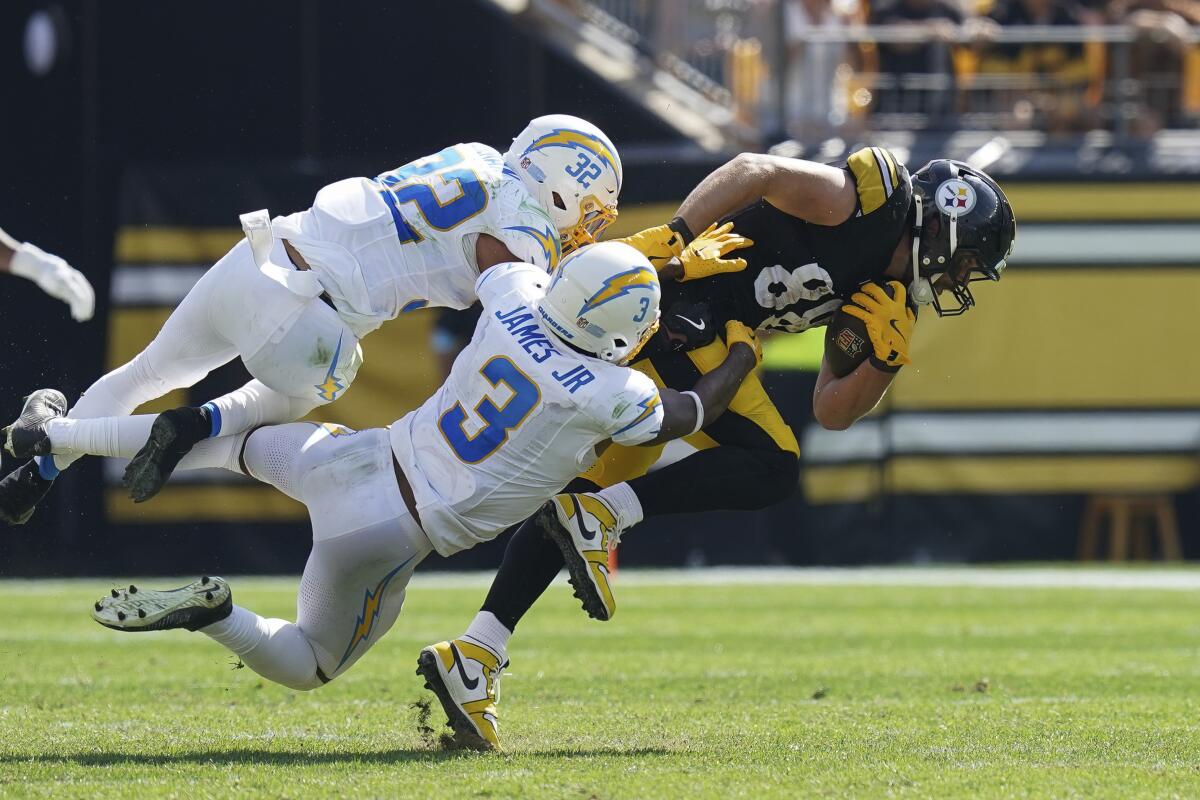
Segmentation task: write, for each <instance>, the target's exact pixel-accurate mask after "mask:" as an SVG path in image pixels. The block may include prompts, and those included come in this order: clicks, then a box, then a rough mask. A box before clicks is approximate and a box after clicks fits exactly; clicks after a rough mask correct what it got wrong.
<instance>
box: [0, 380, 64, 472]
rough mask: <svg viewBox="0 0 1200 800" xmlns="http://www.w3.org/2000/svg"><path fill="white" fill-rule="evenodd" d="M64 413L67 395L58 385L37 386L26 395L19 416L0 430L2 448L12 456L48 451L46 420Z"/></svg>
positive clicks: (45, 454)
mask: <svg viewBox="0 0 1200 800" xmlns="http://www.w3.org/2000/svg"><path fill="white" fill-rule="evenodd" d="M66 415H67V398H66V397H64V396H63V393H62V392H60V391H58V390H57V389H38V390H37V391H36V392H34V393H33V394H31V395H29V396H28V397H26V398H25V405H23V406H21V416H19V417H17V421H16V422H14V423H12V424H11V425H8V426H6V427H5V428H4V430H3V431H0V437H3V439H4V449H5V450H7V451H8V452H9V453H10V454H11V455H12V456H13V457H15V458H21V459H25V458H32V457H33V456H48V455H50V439H49V438H48V437H47V436H46V423H47V422H49V421H50V420H52V419H58V418H59V417H65V416H66Z"/></svg>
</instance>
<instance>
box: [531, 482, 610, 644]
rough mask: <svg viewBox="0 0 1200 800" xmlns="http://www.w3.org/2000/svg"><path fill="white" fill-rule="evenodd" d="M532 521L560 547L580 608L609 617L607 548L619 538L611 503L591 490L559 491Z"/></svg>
mask: <svg viewBox="0 0 1200 800" xmlns="http://www.w3.org/2000/svg"><path fill="white" fill-rule="evenodd" d="M534 524H536V525H537V526H538V527H540V528H541V529H542V531H543V532H544V533H545V534H546V536H548V537H549V538H550V539H551V540H553V541H554V543H555V544H557V545H558V549H559V550H561V551H562V554H563V559H564V560H565V561H566V562H567V574H568V576H569V577H570V581H571V586H572V588H574V589H575V596H576V597H578V598H579V601H580V602H581V603H583V610H584V611H586V612H587V614H588V616H589V617H591V618H592V619H598V620H609V619H612V616H613V614H615V613H617V601H616V599H614V598H613V593H612V587H611V586H610V585H609V582H608V578H609V575H608V551H609V550H610V549H613V548H615V547H616V546H617V542H618V541H619V540H620V538H621V529H620V528H619V527H618V526H617V514H616V512H615V511H613V509H612V507H611V506H609V505H608V503H606V502H604V501H603V500H601V499H600V497H599V496H597V495H594V494H590V493H580V494H560V495H556V496H555V498H554V499H553V500H550V501H549V502H547V503H546V504H545V505H543V506H542V507H541V508H540V509H538V512H537V514H536V515H535V516H534Z"/></svg>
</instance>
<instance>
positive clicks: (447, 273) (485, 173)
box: [273, 143, 562, 338]
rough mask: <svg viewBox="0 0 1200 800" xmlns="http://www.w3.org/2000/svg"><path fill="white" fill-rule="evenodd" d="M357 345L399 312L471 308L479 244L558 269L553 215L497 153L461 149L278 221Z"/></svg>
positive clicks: (346, 186)
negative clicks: (496, 243) (493, 241)
mask: <svg viewBox="0 0 1200 800" xmlns="http://www.w3.org/2000/svg"><path fill="white" fill-rule="evenodd" d="M273 224H274V230H275V235H276V236H277V237H278V238H282V239H288V240H289V241H291V243H292V244H293V245H294V246H295V247H296V249H297V250H299V251H300V254H301V255H302V256H304V259H305V261H307V262H308V264H309V266H311V267H312V270H313V272H314V273H316V275H317V277H318V279H319V280H320V282H321V285H322V286H323V287H324V288H325V290H326V291H327V292H328V293H329V295H330V296H331V297H332V298H333V301H334V305H335V306H336V307H337V310H338V313H339V314H340V315H341V316H342V318H343V319H344V320H345V321H346V324H347V325H349V326H350V328H351V330H353V331H354V332H355V334H356V335H357V336H359V338H361V337H363V336H365V335H366V334H367V333H370V332H371V331H373V330H375V329H376V328H378V327H379V326H380V325H382V324H383V323H384V322H386V321H388V320H390V319H394V318H395V317H396V316H398V315H399V314H402V313H405V312H407V311H414V310H416V309H418V308H424V307H425V306H448V307H450V308H466V307H467V306H469V305H471V304H472V303H473V302H475V279H476V278H478V277H479V269H478V266H477V264H476V263H475V242H476V241H477V240H478V238H479V235H480V234H481V233H486V234H488V235H490V236H494V237H495V238H497V239H499V240H500V241H502V242H503V243H504V244H505V245H506V246H507V247H508V249H509V250H510V251H512V253H513V255H515V256H516V257H517V258H518V259H520V260H522V261H525V262H528V263H530V264H534V265H536V266H539V267H541V268H542V269H543V270H547V271H549V270H552V269H554V268H555V267H556V266H557V265H558V259H559V257H560V256H561V254H562V245H561V242H560V240H559V236H558V232H557V231H556V230H555V228H554V223H553V222H551V220H550V216H549V215H548V214H547V213H546V211H545V210H544V209H543V208H542V207H541V206H539V205H538V204H537V202H536V201H535V200H534V199H533V197H532V196H531V195H530V194H529V192H528V190H527V189H526V188H525V186H524V184H522V183H521V179H520V178H519V177H517V175H516V173H514V172H513V171H512V170H510V169H509V168H508V167H506V166H505V165H504V160H503V159H502V158H501V156H500V154H499V153H498V152H496V150H494V149H492V148H491V147H488V146H486V145H482V144H477V143H473V144H456V145H453V146H452V147H447V148H446V149H445V150H442V151H441V152H440V153H435V154H434V155H431V156H427V157H425V158H421V159H417V160H416V161H413V162H411V163H409V164H405V165H404V166H403V167H400V168H399V169H396V170H393V171H391V172H385V173H383V174H382V175H380V176H379V177H377V178H373V179H372V178H347V179H346V180H342V181H338V182H337V183H332V184H330V185H328V186H326V187H324V188H323V189H321V191H319V192H317V197H316V199H315V200H314V201H313V205H312V208H310V209H308V210H307V211H301V212H299V213H297V214H291V215H288V216H285V217H277V218H276V219H275V220H274V223H273Z"/></svg>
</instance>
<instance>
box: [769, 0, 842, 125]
mask: <svg viewBox="0 0 1200 800" xmlns="http://www.w3.org/2000/svg"><path fill="white" fill-rule="evenodd" d="M857 8H858V3H857V0H837V2H836V3H835V2H834V1H833V0H786V5H785V6H784V44H785V46H786V47H787V56H788V58H787V76H786V81H787V83H786V87H787V90H786V99H787V119H788V127H789V128H790V129H791V132H792V134H793V135H794V136H796V137H797V138H798V139H801V140H804V139H808V140H812V139H816V138H821V137H824V136H827V135H829V134H830V133H831V132H833V131H834V130H835V129H836V128H837V127H838V126H840V125H841V124H842V122H843V121H845V118H846V88H845V85H844V84H845V83H846V79H847V78H848V75H847V72H848V69H849V67H848V66H847V65H846V50H847V48H846V45H845V43H843V42H817V41H811V36H812V34H813V33H814V32H820V31H829V32H837V31H840V30H842V29H844V28H845V27H846V25H847V22H848V21H849V19H850V17H851V16H852V15H853V13H854V12H855V11H856V10H857Z"/></svg>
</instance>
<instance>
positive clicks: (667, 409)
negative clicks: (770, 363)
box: [645, 343, 758, 445]
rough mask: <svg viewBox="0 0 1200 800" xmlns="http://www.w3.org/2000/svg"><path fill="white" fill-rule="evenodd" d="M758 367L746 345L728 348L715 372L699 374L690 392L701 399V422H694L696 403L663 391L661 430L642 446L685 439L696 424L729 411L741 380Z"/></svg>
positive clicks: (751, 351)
mask: <svg viewBox="0 0 1200 800" xmlns="http://www.w3.org/2000/svg"><path fill="white" fill-rule="evenodd" d="M757 365H758V360H757V358H756V356H755V354H754V351H753V350H752V349H751V348H750V346H749V345H747V344H741V343H738V344H734V345H733V346H732V347H730V348H729V354H728V355H726V356H725V360H724V361H722V362H721V364H720V365H719V366H718V367H717V368H716V369H713V370H711V371H709V372H706V373H704V374H703V375H701V376H700V379H699V380H698V381H696V385H695V386H693V387H692V389H691V391H692V392H693V393H694V394H695V395H696V396H697V397H698V398H700V406H701V408H702V409H703V417H702V419H700V420H697V419H696V412H697V409H696V404H695V402H694V401H693V400H692V399H691V398H690V397H686V396H684V395H683V393H682V392H677V391H673V390H670V389H664V390H663V392H662V397H663V425H662V428H661V429H660V430H659V434H658V436H656V437H655V438H654V440H653V441H650V442H646V443H645V444H647V445H653V444H662V443H663V442H669V441H671V440H672V439H679V438H682V437H684V436H688V435H689V434H691V433H692V432H693V431H695V430H696V429H697V427H698V426H697V422H698V421H699V423H700V425H701V426H702V425H707V424H709V423H710V422H713V421H714V420H716V419H717V417H719V416H721V414H723V413H725V410H726V409H727V408H729V404H730V403H731V402H733V398H734V395H736V394H737V392H738V389H739V388H741V385H742V381H744V380H745V379H746V376H747V375H749V374H750V373H751V372H753V371H754V368H755V367H756V366H757Z"/></svg>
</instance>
